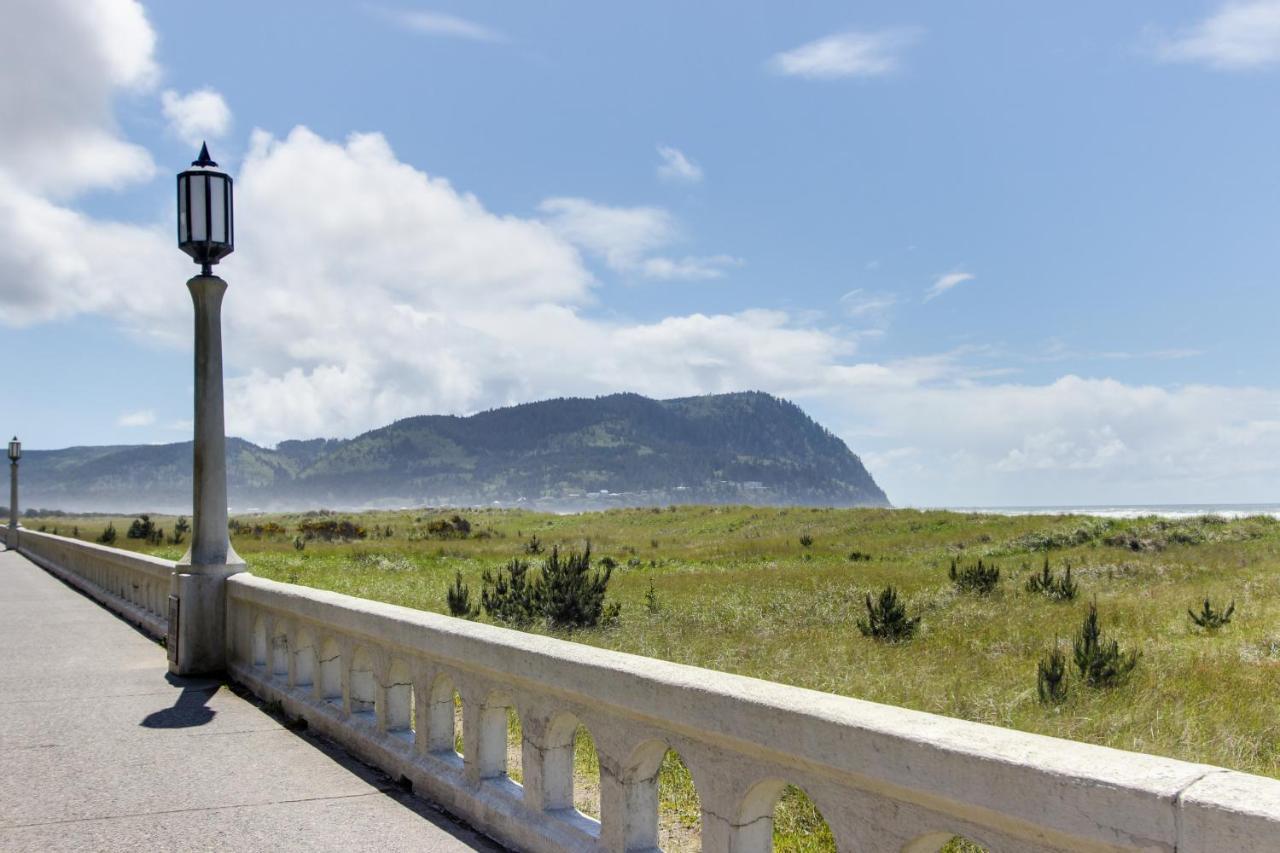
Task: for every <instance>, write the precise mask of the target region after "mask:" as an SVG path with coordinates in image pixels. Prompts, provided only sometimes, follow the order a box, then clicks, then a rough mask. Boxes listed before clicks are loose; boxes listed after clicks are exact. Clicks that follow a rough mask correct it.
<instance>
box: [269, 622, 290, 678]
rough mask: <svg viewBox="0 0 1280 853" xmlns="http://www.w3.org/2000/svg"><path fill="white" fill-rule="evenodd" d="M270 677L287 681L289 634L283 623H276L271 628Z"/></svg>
mask: <svg viewBox="0 0 1280 853" xmlns="http://www.w3.org/2000/svg"><path fill="white" fill-rule="evenodd" d="M270 654H271V675H272V676H273V677H274V678H276V679H278V680H280V681H282V682H283V681H288V680H289V633H288V629H287V626H285V625H284V623H283V622H280V621H277V622H276V623H275V626H274V627H273V628H272V636H271V649H270Z"/></svg>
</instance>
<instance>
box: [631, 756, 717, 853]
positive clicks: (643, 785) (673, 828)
mask: <svg viewBox="0 0 1280 853" xmlns="http://www.w3.org/2000/svg"><path fill="white" fill-rule="evenodd" d="M619 781H620V782H621V783H622V787H623V797H624V808H625V810H626V829H625V836H626V840H625V844H626V849H628V850H632V849H645V850H648V849H652V848H655V847H657V848H660V849H662V850H664V851H668V853H673V851H692V850H699V849H701V846H702V804H701V802H700V800H699V798H698V790H697V786H696V785H695V784H694V781H693V774H692V773H690V772H689V768H688V766H687V765H686V764H685V763H684V760H683V759H682V758H681V757H680V754H679V753H678V752H676V751H675V750H674V749H671V748H669V747H668V746H667V744H666V743H664V742H662V741H660V740H649V741H645V742H644V743H642V744H640V745H639V746H638V747H636V748H635V749H634V750H632V752H631V756H630V757H629V758H628V759H627V761H626V762H625V763H624V765H623V767H622V774H621V776H620V778H619Z"/></svg>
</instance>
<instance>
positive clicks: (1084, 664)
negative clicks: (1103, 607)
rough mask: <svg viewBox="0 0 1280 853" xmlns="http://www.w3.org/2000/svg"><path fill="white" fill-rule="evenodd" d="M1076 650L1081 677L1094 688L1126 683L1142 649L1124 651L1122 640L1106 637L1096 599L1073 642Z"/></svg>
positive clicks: (1077, 666) (1076, 661)
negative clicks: (1099, 619) (1119, 641)
mask: <svg viewBox="0 0 1280 853" xmlns="http://www.w3.org/2000/svg"><path fill="white" fill-rule="evenodd" d="M1072 652H1073V653H1074V657H1075V663H1076V669H1077V670H1079V671H1080V677H1081V678H1083V679H1084V683H1085V684H1087V685H1089V686H1090V687H1115V686H1117V685H1119V684H1123V683H1124V682H1125V680H1126V679H1128V677H1129V674H1130V673H1131V672H1133V669H1134V667H1136V666H1137V665H1138V652H1136V651H1131V652H1127V653H1126V652H1121V651H1120V645H1119V643H1117V642H1116V641H1115V640H1110V639H1107V638H1106V637H1104V636H1103V633H1102V628H1101V627H1100V626H1099V624H1098V602H1097V601H1096V600H1095V601H1092V602H1090V603H1089V612H1088V614H1087V615H1086V616H1085V617H1084V622H1083V624H1081V626H1080V631H1079V632H1078V633H1077V634H1076V636H1075V639H1074V640H1073V641H1072Z"/></svg>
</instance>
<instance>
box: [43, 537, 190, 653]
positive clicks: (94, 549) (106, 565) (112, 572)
mask: <svg viewBox="0 0 1280 853" xmlns="http://www.w3.org/2000/svg"><path fill="white" fill-rule="evenodd" d="M18 550H19V551H20V552H21V553H22V554H24V555H25V556H26V557H27V558H28V559H30V560H31V561H32V562H34V563H36V564H38V565H40V566H42V567H43V568H44V569H46V570H47V571H48V572H49V573H51V574H53V575H54V576H56V577H58V578H61V579H62V580H64V581H66V582H67V583H68V584H70V585H71V586H74V587H76V588H77V589H79V590H81V591H83V592H85V593H88V594H89V595H90V596H91V597H93V598H95V599H97V600H98V601H100V602H102V603H103V604H105V605H106V606H107V607H108V608H109V609H111V610H114V611H115V612H116V613H118V614H120V615H121V616H123V617H124V618H125V619H126V620H128V621H129V622H132V623H133V624H134V625H137V626H138V627H140V628H142V629H143V630H144V631H146V632H147V633H148V634H150V635H151V636H153V637H155V638H157V639H159V638H161V637H164V636H165V635H166V634H167V632H168V620H167V618H166V615H165V614H166V611H167V608H168V599H169V584H170V578H171V576H172V574H173V566H174V564H173V562H171V561H169V560H161V559H158V558H156V557H149V556H147V555H145V554H134V553H132V552H130V551H122V550H120V549H119V548H108V547H107V546H106V545H99V544H97V543H95V542H83V541H81V540H79V539H71V538H69V537H66V536H54V535H53V534H51V533H37V532H36V531H34V530H29V529H27V528H25V527H20V528H19V529H18Z"/></svg>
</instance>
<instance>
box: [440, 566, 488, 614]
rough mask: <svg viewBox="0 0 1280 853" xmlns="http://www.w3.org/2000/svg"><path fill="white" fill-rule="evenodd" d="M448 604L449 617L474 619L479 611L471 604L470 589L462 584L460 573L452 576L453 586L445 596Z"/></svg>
mask: <svg viewBox="0 0 1280 853" xmlns="http://www.w3.org/2000/svg"><path fill="white" fill-rule="evenodd" d="M446 597H447V599H448V604H449V615H450V616H457V617H459V618H462V619H474V618H475V617H476V616H478V615H479V613H480V609H479V608H478V607H476V606H475V605H473V604H472V603H471V588H470V587H468V586H467V585H466V584H464V583H463V582H462V572H457V573H455V574H454V576H453V586H451V587H449V590H448V592H447V594H446Z"/></svg>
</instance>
